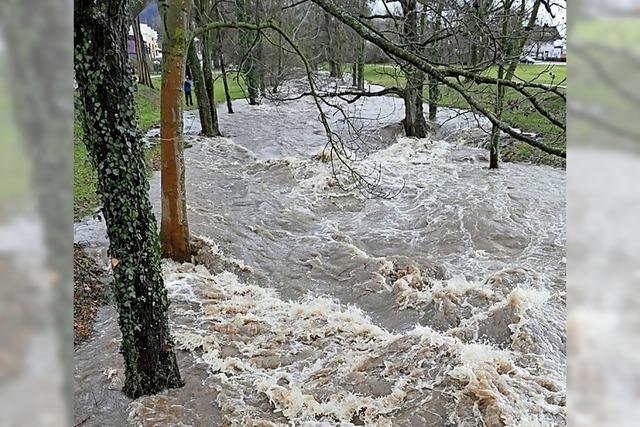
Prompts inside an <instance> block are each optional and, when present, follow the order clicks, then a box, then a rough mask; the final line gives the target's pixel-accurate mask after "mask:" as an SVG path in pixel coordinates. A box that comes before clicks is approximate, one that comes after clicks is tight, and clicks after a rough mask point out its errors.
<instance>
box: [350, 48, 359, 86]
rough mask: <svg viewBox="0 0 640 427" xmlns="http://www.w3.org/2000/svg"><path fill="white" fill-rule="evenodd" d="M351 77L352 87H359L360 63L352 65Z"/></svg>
mask: <svg viewBox="0 0 640 427" xmlns="http://www.w3.org/2000/svg"><path fill="white" fill-rule="evenodd" d="M356 54H357V53H356ZM351 77H352V79H351V80H352V82H351V86H353V87H358V62H354V63H353V64H352V65H351Z"/></svg>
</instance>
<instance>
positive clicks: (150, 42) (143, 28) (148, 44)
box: [127, 24, 162, 61]
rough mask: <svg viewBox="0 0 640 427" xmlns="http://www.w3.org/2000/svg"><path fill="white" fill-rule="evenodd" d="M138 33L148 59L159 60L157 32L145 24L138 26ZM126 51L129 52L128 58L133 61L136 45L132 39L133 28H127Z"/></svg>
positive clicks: (160, 54)
mask: <svg viewBox="0 0 640 427" xmlns="http://www.w3.org/2000/svg"><path fill="white" fill-rule="evenodd" d="M140 32H141V33H142V40H143V41H144V47H145V49H146V50H147V54H148V57H149V59H150V60H152V61H153V60H154V59H158V58H160V57H161V56H162V53H161V52H160V46H159V45H158V32H157V31H156V30H154V29H153V28H151V27H150V26H148V25H147V24H140ZM127 51H128V52H129V58H131V59H132V60H135V58H136V45H135V39H134V37H133V28H129V37H128V39H127Z"/></svg>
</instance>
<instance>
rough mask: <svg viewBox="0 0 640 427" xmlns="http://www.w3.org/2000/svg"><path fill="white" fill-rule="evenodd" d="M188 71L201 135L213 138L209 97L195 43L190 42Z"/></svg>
mask: <svg viewBox="0 0 640 427" xmlns="http://www.w3.org/2000/svg"><path fill="white" fill-rule="evenodd" d="M187 62H188V65H189V69H190V70H191V74H192V75H193V83H194V85H195V91H196V98H197V99H198V115H199V116H200V125H201V127H202V134H203V135H205V136H215V134H214V132H213V121H212V120H211V107H210V103H209V95H207V89H206V88H205V84H204V74H203V73H202V67H201V66H200V60H199V59H198V54H197V52H196V47H195V41H193V40H192V41H191V44H190V45H189V53H188V59H187Z"/></svg>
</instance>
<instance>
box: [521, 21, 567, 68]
mask: <svg viewBox="0 0 640 427" xmlns="http://www.w3.org/2000/svg"><path fill="white" fill-rule="evenodd" d="M523 55H525V56H530V57H533V58H535V59H538V60H543V61H544V60H549V59H556V60H559V59H564V58H566V55H567V49H566V41H565V40H564V39H563V38H562V36H560V32H559V31H558V28H557V27H552V26H547V25H542V26H540V25H538V26H536V28H534V29H533V31H531V34H530V35H529V39H528V40H527V43H526V44H525V47H524V52H523Z"/></svg>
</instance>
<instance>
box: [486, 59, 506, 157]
mask: <svg viewBox="0 0 640 427" xmlns="http://www.w3.org/2000/svg"><path fill="white" fill-rule="evenodd" d="M502 78H504V66H503V65H502V64H501V65H499V66H498V79H502ZM503 104H504V85H501V84H500V83H498V84H497V85H496V105H495V114H496V117H498V118H499V119H500V118H502V109H503ZM499 161H500V129H498V127H497V126H496V125H495V124H494V125H493V126H492V127H491V143H490V146H489V169H497V168H498V164H499Z"/></svg>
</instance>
